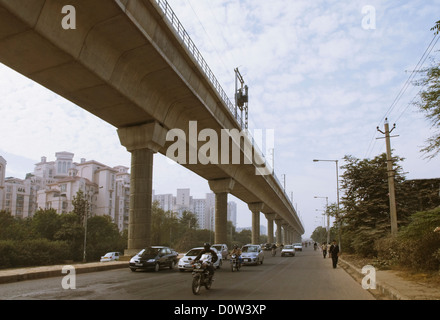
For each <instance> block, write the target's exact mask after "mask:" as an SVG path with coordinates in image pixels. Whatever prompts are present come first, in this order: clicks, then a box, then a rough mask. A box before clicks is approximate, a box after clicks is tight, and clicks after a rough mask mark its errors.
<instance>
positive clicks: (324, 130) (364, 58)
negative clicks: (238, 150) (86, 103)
mask: <svg viewBox="0 0 440 320" xmlns="http://www.w3.org/2000/svg"><path fill="white" fill-rule="evenodd" d="M169 3H170V5H171V6H172V8H173V9H174V11H175V13H176V14H177V16H178V17H179V19H180V20H181V22H182V24H183V25H184V26H185V28H186V30H187V31H188V33H189V34H190V36H191V37H192V39H193V41H194V42H195V44H196V45H197V47H198V49H199V50H200V51H201V53H202V55H203V56H204V58H205V60H206V61H207V62H208V64H209V66H210V67H211V69H212V70H213V72H214V74H215V75H216V76H217V78H218V80H219V81H220V83H221V84H222V86H223V88H224V89H225V91H226V92H228V93H229V95H230V98H231V100H233V96H234V68H236V67H239V69H240V72H241V74H242V75H243V77H244V79H245V81H246V83H247V85H248V86H249V99H250V101H249V114H250V127H251V129H252V128H253V129H275V171H276V174H277V176H278V178H279V179H280V181H282V180H283V178H282V175H284V174H285V175H286V191H287V192H288V193H289V194H290V192H292V193H293V202H294V203H295V204H296V206H297V209H298V211H299V214H300V216H301V218H302V221H303V223H304V225H305V229H306V233H305V235H304V236H305V237H308V236H310V234H311V233H312V232H313V230H314V229H315V228H316V227H317V226H318V225H321V224H322V218H321V217H320V216H319V215H320V212H319V211H316V210H317V209H318V210H323V209H324V206H325V199H315V198H314V196H320V197H326V196H327V197H329V201H330V202H336V172H335V165H334V163H326V162H321V163H314V162H313V161H312V160H313V159H332V160H333V159H338V160H340V165H343V162H342V158H343V157H344V156H345V155H352V156H354V157H357V158H361V159H363V158H373V157H374V156H376V155H378V154H380V153H382V152H384V151H385V142H384V140H376V138H378V137H381V136H382V135H381V134H379V133H378V132H377V131H376V127H377V126H380V127H381V128H382V129H383V123H384V118H385V117H388V118H389V121H390V123H391V124H393V123H396V129H395V131H394V132H393V133H394V134H396V135H399V137H397V138H394V139H392V148H393V149H394V154H395V155H398V156H400V157H404V158H405V159H406V160H405V161H404V162H403V164H402V165H403V169H404V171H405V172H408V174H407V177H408V178H410V179H412V178H433V177H436V178H439V177H440V163H439V162H440V158H438V157H437V158H435V159H434V160H431V161H428V160H424V158H423V154H421V153H420V152H419V150H420V149H421V147H422V146H423V145H424V143H425V140H426V139H427V138H429V137H430V136H431V135H432V134H433V133H434V132H433V129H431V128H430V124H429V122H428V121H427V120H425V118H424V116H423V114H421V113H419V112H418V110H417V108H416V107H415V106H413V105H412V104H411V101H413V99H414V98H415V97H416V96H417V93H418V91H419V89H420V88H417V87H415V86H413V85H412V84H409V86H405V84H406V82H407V80H408V79H409V78H410V77H411V75H412V71H413V70H414V68H415V67H416V66H417V64H418V62H419V61H420V59H421V58H422V56H423V55H424V53H425V51H426V50H427V49H428V48H429V49H432V47H429V45H430V43H431V41H432V40H433V38H434V33H433V32H432V31H430V28H432V27H433V26H434V24H435V22H436V21H438V20H439V19H440V14H439V12H440V11H439V8H440V0H435V1H434V0H429V1H426V0H411V1H401V0H399V1H390V0H387V1H383V0H382V1H373V0H364V1H351V0H350V1H349V0H343V1H341V0H337V1H336V0H335V1H328V0H327V1H320V0H313V1H310V0H305V1H301V0H295V1H290V0H271V1H266V0H240V1H239V0H210V1H206V0H169ZM437 39H438V37H437V38H436V39H435V40H434V41H436V40H437ZM434 43H436V42H434ZM439 49H440V44H438V43H437V45H436V46H435V48H434V49H433V50H432V51H431V56H433V55H437V57H438V50H439ZM436 51H437V52H436ZM430 63H431V60H430V59H427V60H426V61H425V62H424V64H423V67H426V66H429V64H430ZM419 68H420V65H419ZM418 77H419V75H416V77H415V79H417V78H418ZM403 88H406V90H405V91H403V94H402V95H401V96H400V98H399V99H398V100H396V98H397V97H398V96H399V93H400V92H401V90H402V89H403ZM0 96H1V100H0V114H1V118H0V137H1V138H0V155H1V156H3V157H4V158H5V159H6V160H7V161H8V164H7V176H14V177H18V178H24V175H25V173H26V172H31V171H33V165H34V163H37V162H39V160H40V158H41V156H47V157H48V161H52V160H55V153H56V152H58V151H69V152H73V153H74V154H75V158H74V161H77V162H79V160H80V158H86V159H88V160H92V159H93V160H96V161H99V162H102V163H104V164H107V165H109V166H116V165H125V166H128V167H129V166H130V154H129V153H128V152H127V151H126V150H125V148H124V147H122V146H121V145H120V143H119V139H118V136H117V134H116V128H114V127H112V126H110V125H108V124H106V123H104V122H103V121H101V120H100V119H98V118H96V117H95V116H93V115H91V114H89V113H87V112H86V111H83V110H82V109H81V108H79V107H78V106H75V105H73V104H72V103H70V102H68V101H66V100H65V99H63V98H61V97H59V96H57V95H56V94H54V93H52V92H51V91H49V90H47V89H45V88H43V87H41V86H40V85H38V84H36V83H33V82H32V81H30V80H28V79H26V78H24V77H23V76H21V75H18V74H17V73H15V72H14V71H11V70H10V69H8V68H7V67H5V66H3V65H1V64H0ZM154 161H155V162H154V181H153V188H154V189H155V191H156V193H157V194H160V193H173V194H175V193H176V189H177V188H191V193H192V196H193V197H195V198H203V197H204V195H205V193H208V192H210V190H209V187H208V183H207V181H205V180H203V179H201V178H200V177H198V176H196V175H194V174H193V173H191V172H189V171H188V170H186V169H184V168H182V167H179V165H172V164H170V163H169V162H168V161H166V159H165V158H164V157H163V156H161V155H156V156H155V159H154ZM340 173H341V171H340ZM229 199H230V200H234V201H236V202H237V203H238V226H239V227H245V226H250V225H251V213H250V212H249V210H248V208H247V205H246V204H243V203H242V202H241V201H240V200H238V199H236V198H234V197H232V196H230V197H229ZM261 221H262V223H263V224H266V220H265V219H263V216H262V219H261Z"/></svg>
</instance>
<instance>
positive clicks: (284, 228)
mask: <svg viewBox="0 0 440 320" xmlns="http://www.w3.org/2000/svg"><path fill="white" fill-rule="evenodd" d="M288 226H289V225H288V224H287V223H283V230H284V232H283V244H286V243H288V242H289V240H288V238H287V237H288V232H289V231H288V229H287V228H288Z"/></svg>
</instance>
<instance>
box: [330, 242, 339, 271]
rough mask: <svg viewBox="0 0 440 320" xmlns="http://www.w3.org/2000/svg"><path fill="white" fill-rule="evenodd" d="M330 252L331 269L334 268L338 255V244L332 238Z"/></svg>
mask: <svg viewBox="0 0 440 320" xmlns="http://www.w3.org/2000/svg"><path fill="white" fill-rule="evenodd" d="M330 254H331V257H332V262H333V269H336V265H337V264H338V257H339V246H338V244H337V243H336V240H333V242H332V245H331V246H330Z"/></svg>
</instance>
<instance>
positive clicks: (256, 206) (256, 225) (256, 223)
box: [248, 202, 264, 244]
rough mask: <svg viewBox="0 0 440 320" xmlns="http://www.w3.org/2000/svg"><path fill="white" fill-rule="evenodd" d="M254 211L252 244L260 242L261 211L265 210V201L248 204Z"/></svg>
mask: <svg viewBox="0 0 440 320" xmlns="http://www.w3.org/2000/svg"><path fill="white" fill-rule="evenodd" d="M248 207H249V210H251V211H252V244H259V243H260V212H261V211H262V210H263V207H264V203H262V202H256V203H249V204H248Z"/></svg>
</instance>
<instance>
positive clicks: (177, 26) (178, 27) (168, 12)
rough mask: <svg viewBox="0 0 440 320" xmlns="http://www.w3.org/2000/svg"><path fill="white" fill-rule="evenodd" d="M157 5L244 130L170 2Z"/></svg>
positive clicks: (231, 105)
mask: <svg viewBox="0 0 440 320" xmlns="http://www.w3.org/2000/svg"><path fill="white" fill-rule="evenodd" d="M155 1H156V3H157V4H158V5H159V7H160V8H161V9H162V11H163V13H164V14H165V16H166V17H167V19H168V21H169V22H170V23H171V25H172V26H173V28H174V30H175V31H176V32H177V34H178V35H179V36H180V38H181V39H182V41H183V43H184V44H185V46H186V48H187V49H188V50H189V52H190V53H191V54H192V55H193V57H194V59H195V60H196V61H197V63H198V64H199V66H200V68H202V70H203V72H204V73H205V75H206V77H207V78H208V80H209V81H210V82H211V84H212V85H213V87H214V88H215V90H216V91H217V93H218V94H219V95H220V97H221V99H222V100H223V102H224V103H225V104H226V106H227V107H228V109H229V111H230V112H231V114H232V115H233V116H234V118H235V119H236V120H237V122H238V124H239V125H240V128H241V129H243V122H242V119H241V117H240V116H239V114H238V112H236V110H235V106H234V104H233V103H232V102H231V100H230V99H229V97H228V95H227V94H226V92H225V90H224V89H223V88H222V86H221V85H220V82H219V81H218V80H217V78H216V77H215V75H214V73H213V72H212V70H211V68H210V67H209V66H208V63H207V62H206V60H205V59H204V58H203V56H202V54H201V53H200V51H199V49H197V47H196V45H195V44H194V42H193V41H192V39H191V37H190V36H189V34H188V32H186V30H185V28H184V27H183V25H182V23H181V22H180V20H179V19H178V18H177V15H176V14H175V13H174V11H173V9H172V8H171V6H170V5H169V3H168V1H166V0H155Z"/></svg>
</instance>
